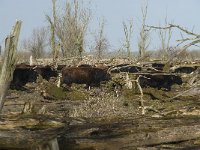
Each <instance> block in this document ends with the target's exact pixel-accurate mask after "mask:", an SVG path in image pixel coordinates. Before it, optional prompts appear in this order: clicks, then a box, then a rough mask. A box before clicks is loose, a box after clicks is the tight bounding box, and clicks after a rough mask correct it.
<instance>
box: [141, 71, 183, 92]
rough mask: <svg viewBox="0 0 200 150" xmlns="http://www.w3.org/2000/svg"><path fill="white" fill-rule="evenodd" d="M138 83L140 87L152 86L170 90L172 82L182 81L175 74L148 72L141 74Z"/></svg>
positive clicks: (178, 82) (180, 82)
mask: <svg viewBox="0 0 200 150" xmlns="http://www.w3.org/2000/svg"><path fill="white" fill-rule="evenodd" d="M139 83H140V85H141V87H142V88H144V87H153V88H157V89H165V90H171V86H172V85H173V84H178V85H181V84H182V83H183V82H182V78H181V77H180V76H177V75H162V74H156V75H153V74H152V75H151V74H148V75H142V76H141V77H140V79H139Z"/></svg>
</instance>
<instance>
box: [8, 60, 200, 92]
mask: <svg viewBox="0 0 200 150" xmlns="http://www.w3.org/2000/svg"><path fill="white" fill-rule="evenodd" d="M148 66H149V64H148ZM163 67H164V65H163V64H159V63H157V64H156V63H152V64H151V67H145V65H143V66H138V65H132V64H120V65H110V66H106V65H100V66H98V65H97V66H95V65H88V64H82V65H79V66H65V65H58V66H57V68H54V67H52V66H49V65H47V66H41V65H35V66H30V65H27V64H24V63H22V64H17V65H16V68H15V70H14V74H13V80H12V82H11V88H12V89H20V88H21V87H23V86H25V85H26V84H27V83H29V82H31V83H32V82H36V81H37V79H38V77H39V76H41V77H42V78H43V79H45V80H47V81H49V80H50V79H51V78H60V80H59V81H60V85H61V86H68V87H70V86H71V85H72V84H85V85H86V87H90V86H97V87H98V86H100V83H101V81H108V80H112V76H113V75H114V74H118V73H122V72H128V73H132V74H136V75H140V76H141V77H140V80H139V83H140V85H141V87H142V88H143V87H153V88H158V89H162V88H164V89H167V90H170V89H171V86H172V85H173V84H179V85H181V84H182V78H181V76H180V75H179V74H178V73H181V72H183V73H191V72H193V71H195V70H196V69H197V68H198V67H192V68H191V67H182V68H176V69H175V70H174V72H171V73H164V72H162V69H163ZM144 68H146V69H144ZM152 68H154V71H153V72H152ZM155 70H156V71H155ZM59 74H61V76H59Z"/></svg>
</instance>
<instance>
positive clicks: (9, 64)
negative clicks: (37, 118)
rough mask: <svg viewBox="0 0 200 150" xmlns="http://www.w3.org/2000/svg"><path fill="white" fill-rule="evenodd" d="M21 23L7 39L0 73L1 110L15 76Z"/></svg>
mask: <svg viewBox="0 0 200 150" xmlns="http://www.w3.org/2000/svg"><path fill="white" fill-rule="evenodd" d="M21 24H22V22H21V21H17V22H16V24H15V26H14V27H13V30H12V32H11V34H10V35H9V36H8V37H7V38H6V40H5V51H4V61H3V65H2V69H1V74H0V112H1V111H2V109H3V105H4V102H5V96H6V93H7V90H8V88H9V86H10V82H11V80H12V78H13V72H14V69H15V64H16V50H17V44H18V39H19V34H20V29H21Z"/></svg>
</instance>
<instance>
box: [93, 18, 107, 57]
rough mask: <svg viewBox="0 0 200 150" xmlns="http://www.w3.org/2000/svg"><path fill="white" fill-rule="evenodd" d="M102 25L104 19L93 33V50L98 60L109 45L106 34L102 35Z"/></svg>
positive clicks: (103, 24)
mask: <svg viewBox="0 0 200 150" xmlns="http://www.w3.org/2000/svg"><path fill="white" fill-rule="evenodd" d="M104 26H105V20H104V19H103V20H102V22H100V23H99V31H98V32H97V34H96V35H95V46H94V50H95V53H96V56H97V59H98V60H101V59H102V58H103V55H104V54H105V53H106V51H107V50H108V47H109V42H108V39H107V38H106V36H105V35H104Z"/></svg>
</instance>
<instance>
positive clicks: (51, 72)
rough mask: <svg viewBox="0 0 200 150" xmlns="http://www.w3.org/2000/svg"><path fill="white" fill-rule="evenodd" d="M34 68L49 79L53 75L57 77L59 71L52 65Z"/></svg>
mask: <svg viewBox="0 0 200 150" xmlns="http://www.w3.org/2000/svg"><path fill="white" fill-rule="evenodd" d="M34 70H35V71H36V72H37V73H38V74H39V75H41V76H42V78H43V79H45V80H47V81H49V79H50V78H51V77H57V76H58V72H57V71H56V70H55V69H54V68H52V67H51V66H49V65H47V66H37V67H35V68H34Z"/></svg>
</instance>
